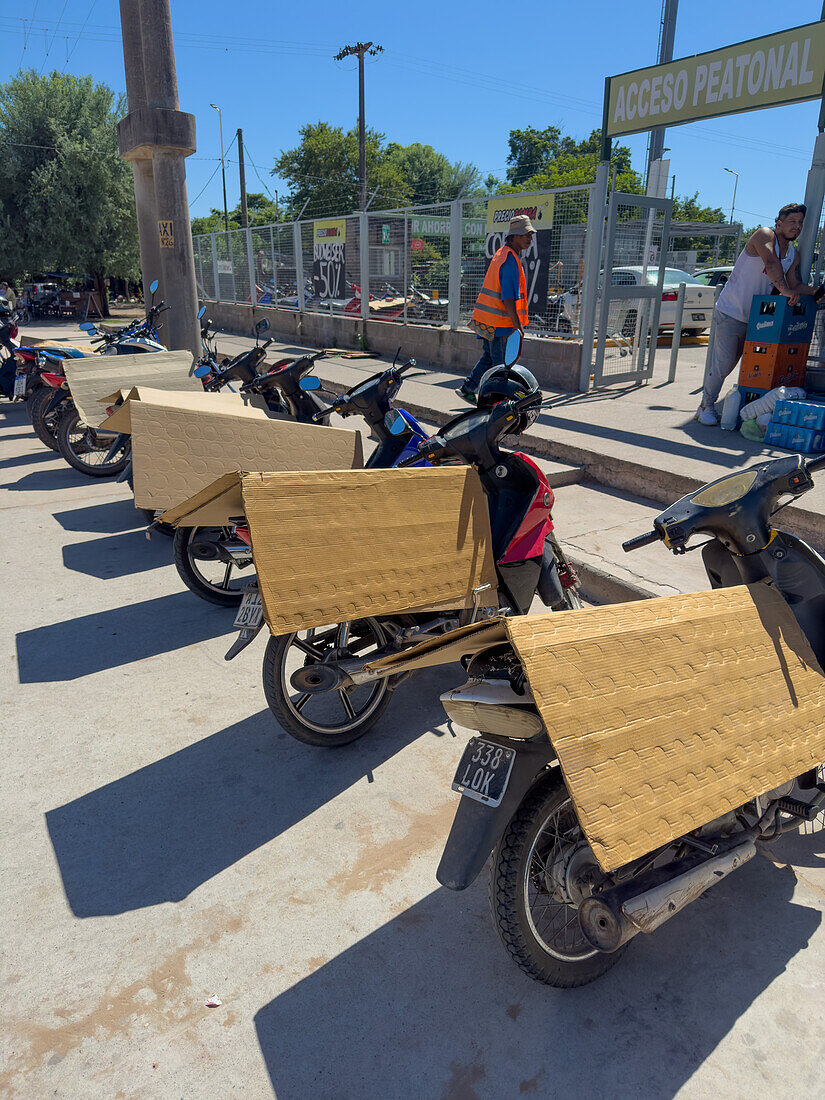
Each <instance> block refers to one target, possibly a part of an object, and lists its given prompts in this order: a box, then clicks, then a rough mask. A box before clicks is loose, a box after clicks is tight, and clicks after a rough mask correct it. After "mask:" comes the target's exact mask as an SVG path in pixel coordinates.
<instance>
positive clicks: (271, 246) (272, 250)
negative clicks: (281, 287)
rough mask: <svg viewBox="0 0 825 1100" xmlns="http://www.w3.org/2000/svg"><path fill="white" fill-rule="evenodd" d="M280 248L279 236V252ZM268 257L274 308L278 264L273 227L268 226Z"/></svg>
mask: <svg viewBox="0 0 825 1100" xmlns="http://www.w3.org/2000/svg"><path fill="white" fill-rule="evenodd" d="M280 247H281V238H280V235H279V236H278V248H279V250H280ZM269 256H270V259H271V260H272V293H271V295H270V297H271V298H272V305H273V306H274V305H277V304H278V262H277V260H276V259H275V226H274V225H270V227H269Z"/></svg>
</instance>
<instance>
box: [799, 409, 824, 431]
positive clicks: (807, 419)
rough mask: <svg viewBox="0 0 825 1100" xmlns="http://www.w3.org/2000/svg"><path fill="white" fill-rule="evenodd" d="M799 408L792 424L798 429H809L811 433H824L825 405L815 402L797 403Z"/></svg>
mask: <svg viewBox="0 0 825 1100" xmlns="http://www.w3.org/2000/svg"><path fill="white" fill-rule="evenodd" d="M796 404H798V405H799V408H798V409H797V410H796V416H795V418H794V424H796V425H798V426H799V427H800V428H810V429H811V431H814V432H821V431H825V405H822V404H820V403H819V402H816V401H797V402H796Z"/></svg>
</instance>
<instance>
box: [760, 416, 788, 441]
mask: <svg viewBox="0 0 825 1100" xmlns="http://www.w3.org/2000/svg"><path fill="white" fill-rule="evenodd" d="M787 431H788V426H787V424H777V423H776V422H775V421H773V420H772V421H771V422H770V424H769V425H768V427H767V431H766V432H765V443H766V444H767V446H768V447H784V446H785V437H786V434H787Z"/></svg>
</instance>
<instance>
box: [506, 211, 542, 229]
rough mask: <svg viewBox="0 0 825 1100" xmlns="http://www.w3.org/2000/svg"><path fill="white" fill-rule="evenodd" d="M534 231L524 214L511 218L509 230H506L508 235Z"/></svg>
mask: <svg viewBox="0 0 825 1100" xmlns="http://www.w3.org/2000/svg"><path fill="white" fill-rule="evenodd" d="M535 231H536V230H535V228H534V227H533V225H532V224H531V222H530V219H529V218H528V217H527V215H526V214H516V216H515V217H514V218H511V219H510V228H509V229H508V230H507V232H508V233H535Z"/></svg>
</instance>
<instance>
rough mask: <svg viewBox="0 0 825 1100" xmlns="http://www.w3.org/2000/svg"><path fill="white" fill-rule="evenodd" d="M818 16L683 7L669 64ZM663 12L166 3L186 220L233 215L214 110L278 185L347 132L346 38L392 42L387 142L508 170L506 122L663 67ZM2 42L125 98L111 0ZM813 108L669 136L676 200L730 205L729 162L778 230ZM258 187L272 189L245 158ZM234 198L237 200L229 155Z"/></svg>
mask: <svg viewBox="0 0 825 1100" xmlns="http://www.w3.org/2000/svg"><path fill="white" fill-rule="evenodd" d="M820 13H821V3H820V0H802V2H801V3H800V4H798V5H797V7H796V8H795V9H794V12H793V14H792V15H791V14H790V13H785V12H784V9H783V8H782V7H781V5H777V4H776V3H775V2H773V0H749V2H748V3H747V4H743V3H725V2H720V0H682V4H681V10H680V11H679V16H678V21H677V27H676V45H675V53H674V55H675V56H676V57H680V56H686V55H689V54H693V53H699V52H702V51H705V50H710V49H714V48H716V47H719V46H724V45H727V44H728V43H732V42H738V41H742V40H744V39H747V38H754V37H756V36H758V35H761V34H769V33H771V32H773V31H778V30H783V29H785V28H787V27H791V26H797V25H800V24H802V23H806V22H812V21H814V20H816V19H818V18H819V16H820ZM660 15H661V0H623V2H621V3H616V2H612V3H607V2H604V0H591V2H590V3H586V4H585V3H572V4H570V3H568V4H561V3H556V4H547V3H546V2H545V3H533V2H525V3H522V4H520V5H519V6H518V8H515V9H514V8H511V7H509V5H506V4H505V5H503V4H501V3H493V2H492V0H475V2H474V3H472V4H466V3H458V4H455V3H454V4H452V5H446V4H445V5H442V6H439V7H437V8H430V9H426V8H425V9H421V8H419V9H418V10H417V12H416V9H415V8H410V6H409V5H398V4H395V5H383V6H379V5H377V4H375V3H369V4H367V3H362V2H361V0H351V2H350V3H348V4H341V3H329V2H326V0H317V2H316V3H314V4H312V5H311V6H310V5H308V4H290V5H286V4H279V5H277V6H276V5H273V4H272V3H267V2H264V0H245V2H244V3H235V4H232V3H227V2H226V0H221V2H220V3H219V2H218V0H197V2H196V0H172V23H173V30H174V34H175V44H176V54H177V69H178V85H179V90H180V100H181V108H182V109H183V110H186V111H191V112H192V113H193V114H194V115H195V116H196V119H197V127H198V151H197V153H196V154H195V156H194V157H191V158H189V160H188V161H187V174H188V181H189V196H190V202H191V207H192V213H193V215H195V214H204V213H206V212H207V211H208V210H209V208H210V207H212V206H217V207H219V206H220V205H221V204H222V198H221V178H220V172H219V171H218V172H217V173H216V174H215V175H214V176H213V178H212V179H211V181H210V176H212V173H213V172H214V171H215V168H216V166H217V164H218V159H217V158H218V157H219V141H218V116H217V113H216V112H215V111H213V110H211V108H210V106H209V104H210V103H213V102H214V103H218V104H219V105H220V107H221V109H222V112H223V127H224V141H225V144H226V145H228V144H229V142H230V141H231V139H232V138H233V137H234V134H235V130H236V128H237V127H238V126H240V127H242V129H243V132H244V141H245V144H246V148H247V157H248V159H249V158H251V160H252V162H253V163H254V165H255V166H257V168H258V169H259V171H260V174H261V176H262V177H263V180H264V182H265V184H266V185H267V187H269V188H270V190H274V189H275V188H278V187H279V186H280V183H279V181H278V180H277V179H273V178H272V177H271V176H270V175H269V169H270V168H271V166H272V163H273V157H274V156H276V155H277V153H278V152H279V150H280V149H282V148H290V147H291V146H293V145H294V144H295V143H296V138H297V130H298V127H299V126H300V125H301V124H303V123H305V122H315V121H317V120H319V119H324V120H326V121H328V122H330V123H332V124H334V125H342V126H344V127H349V126H351V125H353V124H354V122H355V120H356V117H357V109H358V103H357V88H358V83H357V71H356V62H355V61H354V59H349V60H348V61H345V62H341V63H337V62H335V61H334V60H333V54H335V53H336V52H337V51H338V49H339V48H340V47H341V46H343V45H345V44H346V43H348V42H353V41H356V40H357V39H359V38H360V39H362V40H369V39H371V40H373V41H375V42H377V43H380V44H381V45H383V46H384V50H385V52H384V53H383V54H382V55H381V56H380V57H378V58H377V59H375V60H373V61H371V63H370V64H369V65H368V68H367V74H366V115H367V122H368V124H369V125H370V126H373V127H375V128H377V129H379V130H380V131H382V132H383V133H385V134H386V135H387V137H388V138H389V139H390V140H394V141H398V142H401V143H402V144H408V143H410V142H413V141H421V142H425V143H428V144H431V145H433V146H435V148H436V149H438V150H440V151H441V152H443V153H445V154H446V155H447V156H448V157H449V158H450V159H451V160H461V161H473V162H474V163H475V164H477V165H478V167H479V168H481V169H482V171H483V172H485V173H486V172H488V171H492V172H495V173H496V174H498V175H500V176H503V174H504V170H505V166H506V160H507V137H508V133H509V131H510V129H511V128H515V127H523V126H527V125H533V126H536V127H543V126H547V125H549V124H554V125H557V126H560V127H561V128H562V129H563V130H564V131H565V132H567V133H571V134H572V135H574V136H575V137H584V136H585V135H587V134H588V133H589V132H590V131H591V130H592V129H594V128H595V127H597V126H598V125H600V123H601V115H602V97H603V92H604V78H605V76H608V75H611V74H616V73H621V72H625V71H627V70H629V69H634V68H640V67H642V66H645V65H650V64H653V63H655V61H656V52H657V43H658V32H659V19H660ZM24 21H25V22H24ZM0 34H1V35H2V44H3V48H2V50H0V58H2V63H1V67H0V80H5V79H7V78H8V76H10V75H12V74H13V73H14V72H15V71H16V70H17V68H18V65H19V64H20V63H21V61H22V64H23V66H24V67H34V68H37V69H40V70H44V69H47V68H58V69H61V70H64V69H65V71H68V72H74V73H91V74H92V75H93V76H94V78H95V79H97V80H102V81H105V82H106V83H107V84H109V85H110V86H111V87H113V88H115V89H117V90H124V87H125V85H124V78H123V57H122V52H121V45H120V24H119V11H118V5H117V4H116V3H114V2H113V0H76V2H74V3H69V2H68V0H26V2H19V3H18V4H17V5H15V6H14V7H13V8H7V9H6V14H4V15H3V16H2V18H0ZM24 45H25V49H24ZM47 51H48V55H47ZM67 59H68V60H67ZM818 110H819V104H818V102H811V103H804V104H798V105H795V106H789V107H781V108H774V109H771V110H767V111H757V112H754V113H751V114H742V115H734V116H732V117H730V118H726V119H718V120H709V121H705V122H701V123H693V124H690V125H688V126H682V127H677V128H673V129H671V130H668V132H667V136H666V145H667V146H669V147H670V152H669V154H666V155H668V156H669V157H670V159H671V173H672V174H674V175H675V177H676V191H677V193H678V194H681V195H686V194H693V192H694V191H699V193H700V198H701V199H702V200H703V201H704V202H706V203H708V204H710V205H714V206H715V205H719V206H721V207H722V208H723V209H724V210H725V211H728V212H729V210H730V205H731V198H732V192H733V176H731V175H729V174H728V173H727V172H725V171H724V168H731V169H733V170H734V171H736V172H738V173H739V184H738V190H737V195H736V217H737V219H740V220H742V221H743V222H744V223H745V225H752V224H755V223H757V222H764V221H772V219H773V217H774V214H775V211H776V210H777V208H778V207H779V206H780V205H782V204H783V203H785V202H790V201H800V200H801V199H802V196H803V195H804V190H805V178H806V175H807V171H808V168H809V167H810V163H811V152H812V149H813V142H814V137H815V135H816V123H817V117H818ZM625 140H626V141H627V144H629V145H630V147H631V150H632V154H633V161H634V167H636V168H637V169H639V170H640V171H641V170H643V167H644V157H645V147H646V137H645V136H643V135H637V136H634V137H631V138H629V139H625ZM247 190H248V191H262V190H264V188H263V186H262V184H261V183H260V182H259V180H258V177H257V175H256V172H255V168H254V167H253V165H252V164H249V163H248V164H247ZM227 192H228V201H229V205H230V207H231V206H234V205H235V203H237V201H238V195H239V186H238V177H237V157H236V155H235V151H234V149H233V150H232V152H231V153H230V154H229V164H228V166H227Z"/></svg>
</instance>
